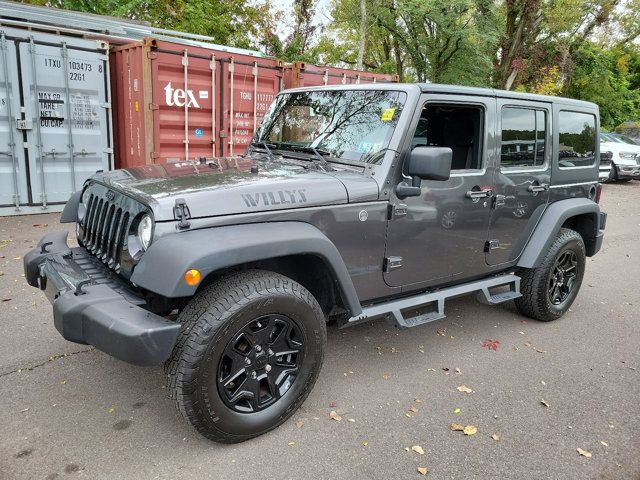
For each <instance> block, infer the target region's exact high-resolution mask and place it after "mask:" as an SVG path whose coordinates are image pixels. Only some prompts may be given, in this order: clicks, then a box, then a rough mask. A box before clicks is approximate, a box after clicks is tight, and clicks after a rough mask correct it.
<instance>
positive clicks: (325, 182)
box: [92, 157, 378, 221]
mask: <svg viewBox="0 0 640 480" xmlns="http://www.w3.org/2000/svg"><path fill="white" fill-rule="evenodd" d="M341 176H342V177H344V178H345V180H346V183H348V184H350V185H357V188H355V190H357V195H356V197H357V199H353V200H352V201H362V199H363V198H371V199H373V198H372V197H377V192H378V188H377V184H376V183H375V181H374V180H373V179H371V178H368V177H366V176H364V175H363V174H361V173H353V172H339V171H332V172H324V171H322V170H316V169H307V168H304V167H302V166H300V165H298V164H292V163H285V162H281V161H277V160H273V161H269V162H266V161H260V162H258V161H256V160H255V159H254V158H252V157H234V158H222V159H215V160H213V161H211V160H209V161H207V162H202V163H201V162H182V163H167V164H159V165H148V166H144V167H134V168H128V169H123V170H115V171H111V172H103V173H98V174H96V175H94V176H93V177H92V179H93V180H94V181H98V182H100V183H103V184H105V185H107V186H109V187H112V188H113V189H114V190H120V191H122V192H124V193H126V194H127V195H129V196H132V197H134V198H136V199H138V200H140V201H142V202H143V203H145V204H147V205H148V206H150V207H151V208H152V209H153V213H154V217H155V219H156V221H167V220H174V214H173V207H174V206H175V201H176V199H178V198H181V199H184V200H185V201H186V204H187V206H188V207H189V212H190V214H191V218H198V217H209V216H215V215H230V214H238V213H250V212H259V211H270V210H281V209H287V208H297V207H312V206H320V205H338V204H342V203H348V202H349V194H348V191H347V187H346V186H345V182H343V181H341V180H340V177H341ZM354 177H356V178H357V181H355V179H354ZM363 192H364V193H363Z"/></svg>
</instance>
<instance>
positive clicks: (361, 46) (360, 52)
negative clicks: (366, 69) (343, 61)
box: [356, 0, 367, 70]
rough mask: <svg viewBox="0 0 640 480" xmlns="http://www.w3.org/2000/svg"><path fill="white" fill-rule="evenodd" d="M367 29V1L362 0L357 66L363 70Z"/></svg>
mask: <svg viewBox="0 0 640 480" xmlns="http://www.w3.org/2000/svg"><path fill="white" fill-rule="evenodd" d="M366 31H367V1H366V0H360V39H359V41H358V61H357V62H356V68H357V69H358V70H362V63H363V62H364V46H365V34H366Z"/></svg>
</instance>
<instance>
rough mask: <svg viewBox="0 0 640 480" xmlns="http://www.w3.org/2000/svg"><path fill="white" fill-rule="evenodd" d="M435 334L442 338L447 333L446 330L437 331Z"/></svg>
mask: <svg viewBox="0 0 640 480" xmlns="http://www.w3.org/2000/svg"><path fill="white" fill-rule="evenodd" d="M436 334H437V335H439V336H441V337H444V336H445V335H446V334H447V331H446V330H438V331H437V332H436Z"/></svg>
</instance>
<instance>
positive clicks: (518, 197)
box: [486, 99, 551, 265]
mask: <svg viewBox="0 0 640 480" xmlns="http://www.w3.org/2000/svg"><path fill="white" fill-rule="evenodd" d="M497 117H498V122H497V141H498V149H499V152H500V161H499V166H498V168H497V169H496V171H495V179H494V181H493V184H494V186H495V196H494V198H493V206H494V209H493V214H492V217H491V225H490V228H489V234H488V241H487V249H486V252H487V254H486V259H487V264H489V265H499V264H501V263H505V262H510V261H513V260H515V259H516V258H517V257H518V256H519V255H520V253H521V252H522V250H523V248H524V245H525V243H526V240H527V239H528V238H529V235H530V233H531V231H532V230H533V227H535V225H536V223H537V222H538V220H539V218H540V216H541V215H542V213H543V211H544V208H545V207H546V204H547V202H548V201H549V181H550V178H551V177H550V176H551V136H550V135H551V134H550V130H551V129H550V128H549V125H550V119H551V105H550V104H545V103H539V102H535V103H533V102H523V101H515V100H510V99H498V102H497Z"/></svg>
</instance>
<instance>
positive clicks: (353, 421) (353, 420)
mask: <svg viewBox="0 0 640 480" xmlns="http://www.w3.org/2000/svg"><path fill="white" fill-rule="evenodd" d="M347 422H351V423H355V419H354V418H347Z"/></svg>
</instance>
